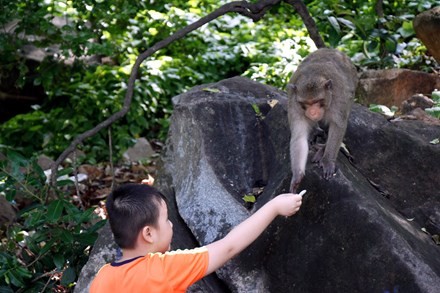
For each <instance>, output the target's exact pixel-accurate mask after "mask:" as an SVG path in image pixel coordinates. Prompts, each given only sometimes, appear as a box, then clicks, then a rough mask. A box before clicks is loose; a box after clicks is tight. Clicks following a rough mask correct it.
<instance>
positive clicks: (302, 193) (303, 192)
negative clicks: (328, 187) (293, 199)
mask: <svg viewBox="0 0 440 293" xmlns="http://www.w3.org/2000/svg"><path fill="white" fill-rule="evenodd" d="M306 192H307V190H303V191H301V192H300V193H299V195H301V196H303V195H304V194H305V193H306Z"/></svg>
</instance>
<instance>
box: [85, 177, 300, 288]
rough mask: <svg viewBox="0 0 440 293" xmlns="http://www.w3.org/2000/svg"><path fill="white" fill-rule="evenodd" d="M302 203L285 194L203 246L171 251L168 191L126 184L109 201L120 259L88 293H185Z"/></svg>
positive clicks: (104, 270) (101, 273)
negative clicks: (120, 250)
mask: <svg viewBox="0 0 440 293" xmlns="http://www.w3.org/2000/svg"><path fill="white" fill-rule="evenodd" d="M300 206H301V196H300V195H298V194H281V195H279V196H277V197H275V198H274V199H272V200H271V201H269V202H268V203H267V204H265V205H264V206H263V207H261V208H260V209H259V210H258V211H256V212H255V213H254V214H253V215H251V216H250V217H249V218H248V219H246V220H245V221H243V222H242V223H241V224H239V225H238V226H237V227H235V228H234V229H232V230H231V231H230V232H229V233H228V234H227V235H226V236H225V237H224V238H222V239H220V240H217V241H215V242H213V243H211V244H208V245H206V246H203V247H200V248H195V249H188V250H177V251H169V250H170V244H171V238H172V236H173V229H172V228H173V224H172V223H171V222H170V221H169V220H168V211H167V204H166V199H165V197H164V195H163V194H161V193H160V192H159V191H157V190H156V189H155V188H153V187H151V186H148V185H145V184H126V185H122V186H120V187H119V188H117V189H116V190H115V191H114V192H113V193H112V194H110V196H109V197H108V199H107V202H106V208H107V213H108V218H109V222H110V227H111V230H112V232H113V235H114V238H115V242H116V243H117V244H118V245H119V247H121V249H122V258H121V259H120V260H118V261H117V262H113V263H111V264H106V265H104V266H103V267H102V268H101V270H100V271H99V272H98V274H97V276H96V278H95V279H94V281H93V282H92V284H91V286H90V292H91V293H97V292H130V293H132V292H153V293H162V292H185V291H186V289H187V288H188V287H189V286H190V285H192V284H193V283H195V282H197V281H198V280H200V279H201V278H203V277H204V276H206V275H208V274H210V273H212V272H214V271H215V270H217V269H218V268H220V267H221V266H223V265H224V264H225V263H226V262H227V261H228V260H230V259H231V258H232V257H234V256H235V255H237V254H238V253H240V252H241V251H242V250H243V249H245V248H246V247H247V246H249V245H250V244H251V243H252V242H253V241H254V240H255V239H257V237H258V236H259V235H260V234H261V233H262V232H263V231H264V230H265V229H266V227H267V226H268V225H269V224H270V223H271V222H272V221H273V220H274V219H275V218H276V217H277V216H291V215H293V214H295V213H296V212H297V211H298V210H299V208H300Z"/></svg>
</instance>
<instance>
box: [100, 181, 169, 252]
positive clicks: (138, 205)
mask: <svg viewBox="0 0 440 293" xmlns="http://www.w3.org/2000/svg"><path fill="white" fill-rule="evenodd" d="M162 200H163V201H165V202H166V198H165V196H164V195H163V194H162V193H160V192H159V191H158V190H157V189H155V188H154V187H151V186H149V185H146V184H131V183H130V184H124V185H121V186H120V187H118V188H117V189H115V190H114V191H113V192H112V193H111V194H110V195H109V197H108V198H107V201H106V203H105V207H106V209H107V214H108V218H109V222H110V227H111V229H112V232H113V236H114V238H115V242H116V244H118V245H119V247H121V248H134V246H135V244H136V239H137V237H138V234H139V232H140V231H141V229H142V228H143V227H145V226H147V225H150V226H153V227H154V226H156V225H157V221H158V218H159V207H160V204H161V203H162Z"/></svg>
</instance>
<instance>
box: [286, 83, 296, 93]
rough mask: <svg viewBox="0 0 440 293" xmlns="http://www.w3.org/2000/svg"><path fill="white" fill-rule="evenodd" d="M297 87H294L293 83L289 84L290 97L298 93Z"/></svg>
mask: <svg viewBox="0 0 440 293" xmlns="http://www.w3.org/2000/svg"><path fill="white" fill-rule="evenodd" d="M296 89H297V88H296V85H294V84H293V83H288V84H287V94H288V95H292V94H295V93H296Z"/></svg>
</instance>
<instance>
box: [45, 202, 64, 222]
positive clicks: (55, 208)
mask: <svg viewBox="0 0 440 293" xmlns="http://www.w3.org/2000/svg"><path fill="white" fill-rule="evenodd" d="M63 208H64V201H63V200H60V199H57V200H54V201H53V202H51V203H50V204H49V206H48V208H47V215H46V217H47V220H48V221H49V222H52V223H54V222H56V221H57V220H58V219H59V218H61V215H62V213H63Z"/></svg>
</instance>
